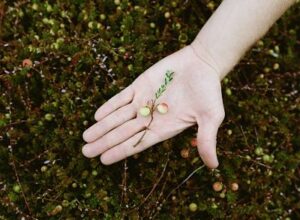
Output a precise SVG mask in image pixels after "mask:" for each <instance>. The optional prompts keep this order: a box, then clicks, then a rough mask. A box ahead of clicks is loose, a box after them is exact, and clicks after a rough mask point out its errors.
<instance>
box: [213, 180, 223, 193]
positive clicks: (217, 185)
mask: <svg viewBox="0 0 300 220" xmlns="http://www.w3.org/2000/svg"><path fill="white" fill-rule="evenodd" d="M212 187H213V189H214V191H216V192H219V191H221V190H222V189H223V184H222V183H221V182H215V183H214V184H213V186H212Z"/></svg>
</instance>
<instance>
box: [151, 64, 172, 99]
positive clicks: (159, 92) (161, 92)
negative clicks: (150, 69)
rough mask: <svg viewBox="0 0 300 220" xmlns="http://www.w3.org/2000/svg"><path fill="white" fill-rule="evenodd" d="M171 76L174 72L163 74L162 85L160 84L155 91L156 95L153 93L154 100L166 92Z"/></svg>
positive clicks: (169, 71) (168, 71)
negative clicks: (163, 80)
mask: <svg viewBox="0 0 300 220" xmlns="http://www.w3.org/2000/svg"><path fill="white" fill-rule="evenodd" d="M173 74H174V71H171V70H167V72H166V74H165V82H164V84H162V85H161V86H160V87H159V89H158V90H157V91H156V93H155V98H156V99H158V98H159V97H160V96H161V95H162V94H163V92H164V91H165V90H166V88H167V85H168V84H170V82H171V81H172V79H173Z"/></svg>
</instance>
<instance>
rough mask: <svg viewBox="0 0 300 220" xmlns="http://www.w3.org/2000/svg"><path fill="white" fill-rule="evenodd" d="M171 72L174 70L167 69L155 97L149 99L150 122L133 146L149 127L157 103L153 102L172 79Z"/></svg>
mask: <svg viewBox="0 0 300 220" xmlns="http://www.w3.org/2000/svg"><path fill="white" fill-rule="evenodd" d="M173 74H174V71H171V70H167V72H166V74H165V80H164V84H162V85H161V86H160V87H159V89H158V90H157V91H156V92H155V99H154V100H151V101H150V102H149V101H148V102H147V103H148V105H149V103H150V105H151V106H150V113H151V120H150V122H149V123H148V125H147V126H146V127H145V131H144V133H143V135H142V136H141V137H140V139H139V140H138V141H137V142H136V143H135V144H134V145H133V147H136V146H137V145H138V144H139V143H140V142H141V140H142V139H143V137H144V136H145V134H146V131H147V129H149V126H150V125H151V123H152V121H153V112H154V109H155V108H156V106H157V105H155V102H156V99H158V98H159V97H160V96H161V95H162V94H163V92H164V91H166V88H167V85H168V84H170V82H171V81H172V80H173Z"/></svg>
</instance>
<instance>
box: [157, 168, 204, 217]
mask: <svg viewBox="0 0 300 220" xmlns="http://www.w3.org/2000/svg"><path fill="white" fill-rule="evenodd" d="M203 167H205V165H202V166H200V167H198V168H197V169H195V170H194V171H193V172H191V173H190V175H188V177H186V178H185V179H184V180H183V181H182V182H181V183H180V184H179V185H178V186H176V187H175V188H174V189H173V190H171V192H170V193H169V194H168V195H167V196H166V197H165V198H164V200H163V201H162V203H161V204H160V207H162V206H163V204H164V203H165V202H166V201H167V199H168V198H169V197H170V195H172V193H173V192H174V191H175V190H177V189H178V188H180V187H181V186H182V185H183V184H184V183H185V182H186V181H188V180H189V179H190V178H191V177H192V176H193V175H194V174H195V173H196V172H197V171H199V170H201V169H202V168H203ZM157 214H158V212H156V213H155V214H154V215H153V218H154V217H155V216H156V215H157Z"/></svg>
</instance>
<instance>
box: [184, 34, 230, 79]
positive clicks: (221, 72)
mask: <svg viewBox="0 0 300 220" xmlns="http://www.w3.org/2000/svg"><path fill="white" fill-rule="evenodd" d="M190 46H191V48H192V49H193V52H194V54H195V55H196V56H197V57H198V59H201V61H203V62H205V63H206V64H208V65H209V66H211V67H212V68H213V69H214V70H215V72H216V73H217V75H218V76H219V78H220V81H221V80H222V79H223V78H224V77H225V76H226V75H227V73H228V72H229V71H230V68H228V67H227V66H226V65H224V64H223V63H222V61H218V60H217V59H215V58H214V56H213V55H212V53H211V51H210V50H209V49H208V48H207V47H206V46H205V45H204V44H203V43H201V41H200V40H199V39H198V38H195V39H194V41H193V42H192V43H191V44H190Z"/></svg>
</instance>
